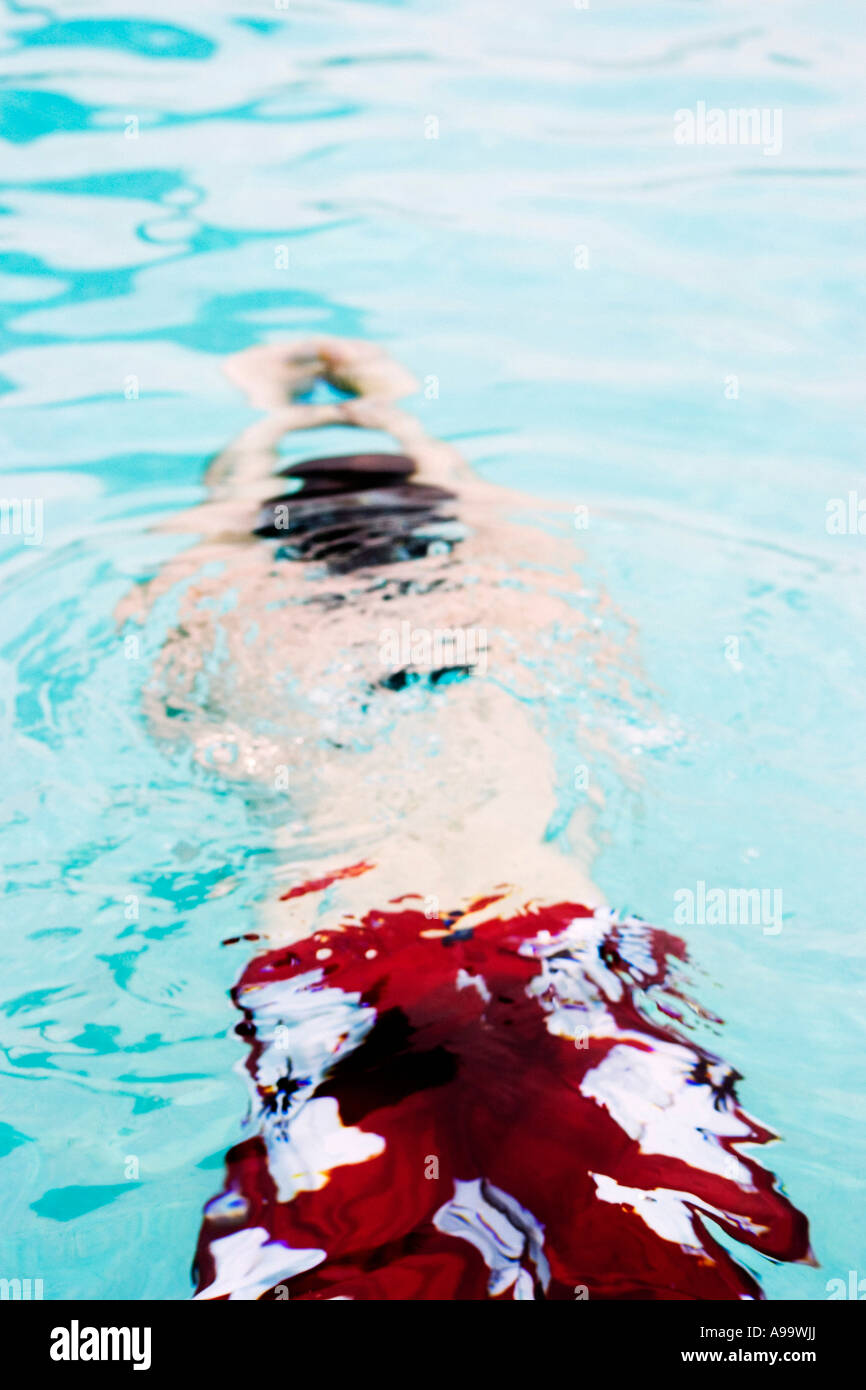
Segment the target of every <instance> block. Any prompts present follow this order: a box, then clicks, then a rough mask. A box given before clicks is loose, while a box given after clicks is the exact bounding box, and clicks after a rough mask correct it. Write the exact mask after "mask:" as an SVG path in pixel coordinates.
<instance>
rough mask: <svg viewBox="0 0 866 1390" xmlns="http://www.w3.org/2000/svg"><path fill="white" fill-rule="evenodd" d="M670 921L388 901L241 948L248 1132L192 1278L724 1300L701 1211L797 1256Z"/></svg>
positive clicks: (273, 1290) (725, 1271)
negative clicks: (676, 977)
mask: <svg viewBox="0 0 866 1390" xmlns="http://www.w3.org/2000/svg"><path fill="white" fill-rule="evenodd" d="M683 956H684V948H683V945H682V943H681V942H680V941H679V940H677V939H676V938H675V937H672V936H670V935H668V934H667V933H665V932H661V931H656V930H654V929H652V928H650V927H648V926H646V924H644V923H642V922H640V921H637V920H635V919H628V920H626V921H623V922H618V921H617V920H616V919H615V918H614V916H613V915H612V914H611V913H610V912H609V911H607V910H605V911H604V912H596V913H593V912H592V911H591V910H590V909H588V908H584V907H576V906H573V905H570V904H560V905H557V906H553V907H544V908H527V909H526V910H525V911H524V912H523V913H521V914H520V915H519V916H517V917H513V918H511V919H510V920H507V921H503V920H494V921H487V922H484V924H483V925H481V926H478V927H476V928H475V929H474V930H465V931H461V930H460V929H459V919H458V922H457V926H456V927H455V928H454V929H453V930H448V928H447V924H443V922H442V921H439V920H436V919H434V920H432V921H431V920H429V919H428V918H427V917H426V916H425V915H424V914H423V913H422V912H421V911H419V910H414V909H407V908H405V907H404V906H402V905H400V906H395V907H393V908H392V909H389V910H388V911H383V912H381V913H371V914H369V916H368V917H366V918H365V919H364V921H363V923H362V925H361V926H346V927H345V928H342V929H338V930H329V931H323V932H318V933H316V934H314V935H313V936H312V937H310V938H309V939H307V940H305V941H302V942H300V943H297V944H295V945H293V946H291V948H289V949H287V950H277V951H273V952H271V953H270V954H268V955H263V956H261V957H259V958H258V959H256V960H255V961H253V962H252V964H251V965H250V966H249V968H248V969H247V971H246V972H245V974H244V976H243V978H242V979H241V981H240V983H239V984H238V986H237V988H236V990H235V991H234V997H235V1002H236V1003H237V1005H238V1007H239V1008H240V1009H241V1010H242V1012H243V1015H244V1021H243V1022H242V1023H240V1024H239V1025H238V1032H239V1034H240V1035H241V1036H242V1037H243V1038H244V1039H246V1040H247V1041H248V1043H249V1048H250V1051H249V1057H248V1060H247V1062H246V1070H247V1072H248V1074H249V1077H250V1079H251V1083H252V1096H253V1104H252V1111H251V1115H250V1118H249V1122H248V1124H249V1131H250V1132H249V1135H248V1137H246V1138H245V1139H244V1140H243V1142H241V1143H240V1144H238V1145H237V1146H236V1147H235V1148H233V1149H232V1150H231V1151H230V1152H229V1154H228V1157H227V1184H226V1189H225V1191H224V1192H223V1193H222V1194H221V1195H220V1196H219V1197H217V1198H215V1199H214V1200H213V1201H212V1202H210V1203H209V1204H208V1206H207V1208H206V1213H205V1219H204V1223H203V1227H202V1232H201V1236H200V1240H199V1247H198V1253H197V1261H196V1265H197V1277H198V1293H197V1297H200V1298H207V1299H215V1298H235V1299H255V1298H265V1299H281V1298H291V1299H346V1298H351V1299H384V1300H391V1299H396V1300H400V1299H444V1300H463V1299H470V1300H474V1299H533V1298H552V1299H570V1300H573V1299H575V1298H587V1297H588V1298H590V1299H593V1298H600V1299H739V1298H760V1297H761V1290H760V1287H759V1285H758V1284H757V1283H756V1281H755V1280H754V1279H753V1278H752V1276H751V1275H750V1274H748V1273H747V1272H746V1271H745V1270H744V1269H742V1268H741V1267H740V1265H739V1264H738V1263H737V1262H736V1261H735V1260H734V1259H733V1258H732V1257H731V1256H730V1255H729V1254H728V1252H727V1250H726V1249H725V1248H723V1247H722V1245H721V1244H720V1243H719V1242H718V1240H716V1239H714V1235H713V1232H714V1230H715V1231H716V1232H718V1231H721V1232H724V1233H725V1235H726V1236H727V1237H729V1238H731V1239H732V1240H734V1241H737V1242H740V1243H741V1244H742V1245H744V1246H748V1247H751V1248H752V1249H753V1250H757V1251H760V1252H761V1253H762V1254H764V1255H767V1256H769V1257H770V1258H771V1259H773V1260H800V1259H805V1258H807V1257H808V1254H809V1244H808V1229H807V1223H806V1219H805V1217H804V1216H803V1215H802V1214H801V1213H800V1212H798V1211H797V1210H796V1209H795V1208H794V1207H793V1206H792V1205H791V1203H790V1202H789V1201H788V1199H787V1198H786V1197H785V1196H783V1195H782V1194H781V1192H780V1191H779V1190H778V1188H777V1186H776V1184H775V1181H774V1179H773V1177H772V1175H771V1174H770V1173H769V1172H767V1171H766V1170H765V1169H764V1168H762V1167H761V1166H760V1165H759V1164H758V1163H757V1162H756V1161H755V1160H754V1159H753V1158H751V1157H748V1156H746V1155H745V1154H744V1153H743V1152H742V1147H743V1145H754V1144H763V1143H765V1142H767V1140H769V1139H772V1138H773V1137H774V1136H773V1135H772V1134H770V1133H769V1132H768V1131H767V1130H766V1129H763V1128H761V1127H760V1126H758V1125H757V1124H756V1123H755V1122H754V1121H753V1120H752V1119H750V1117H749V1116H747V1115H746V1114H745V1113H744V1112H743V1111H742V1109H741V1108H740V1106H739V1105H738V1103H737V1100H736V1097H735V1094H734V1083H735V1081H736V1080H737V1074H736V1073H734V1072H732V1071H731V1069H730V1068H729V1067H727V1066H726V1065H725V1064H724V1063H723V1062H720V1061H719V1060H718V1059H717V1058H716V1057H713V1056H712V1055H711V1054H709V1053H708V1052H706V1051H705V1050H704V1049H703V1048H702V1047H701V1046H699V1045H697V1044H696V1043H695V1042H693V1041H690V1040H689V1039H688V1036H687V1033H686V1031H685V1030H684V1029H683V1028H682V1027H681V1026H678V1022H677V1021H678V1019H679V1017H680V1014H681V1013H682V1012H683V1005H682V1000H681V998H680V996H679V995H678V994H677V991H676V988H675V986H674V985H673V984H672V982H671V980H670V978H669V976H670V966H669V962H670V959H671V958H672V957H679V958H682V957H683Z"/></svg>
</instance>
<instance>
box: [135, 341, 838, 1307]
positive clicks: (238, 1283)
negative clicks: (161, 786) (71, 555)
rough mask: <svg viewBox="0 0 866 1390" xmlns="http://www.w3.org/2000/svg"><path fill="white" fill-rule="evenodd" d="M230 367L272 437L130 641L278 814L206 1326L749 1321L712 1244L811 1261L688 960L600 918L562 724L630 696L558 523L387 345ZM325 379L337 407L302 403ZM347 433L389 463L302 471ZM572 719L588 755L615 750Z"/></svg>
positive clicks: (588, 838) (155, 583) (216, 751)
mask: <svg viewBox="0 0 866 1390" xmlns="http://www.w3.org/2000/svg"><path fill="white" fill-rule="evenodd" d="M226 371H227V374H228V376H229V378H230V380H231V381H232V382H233V383H234V384H235V385H236V386H238V387H240V389H241V390H243V391H244V392H245V394H246V396H247V399H248V400H249V402H250V404H251V405H252V406H253V407H254V408H256V409H258V410H261V411H263V412H265V413H264V415H263V417H262V418H261V419H260V420H258V421H256V422H255V423H254V424H252V425H251V426H249V427H248V428H247V429H246V430H244V431H243V433H242V434H241V435H240V436H239V437H238V439H236V440H235V441H234V443H233V444H232V445H230V446H229V447H228V448H227V449H225V450H224V451H223V452H222V453H221V454H220V455H219V456H218V457H217V458H216V459H215V460H214V461H213V462H212V463H211V464H210V466H209V468H208V471H207V475H206V483H207V488H208V496H207V499H206V501H205V502H204V503H203V504H202V505H201V506H199V507H197V508H194V509H192V510H191V511H190V512H188V513H186V514H184V515H182V516H180V517H178V518H175V519H174V520H173V521H172V523H171V528H172V529H174V530H178V531H181V532H183V533H186V534H189V535H190V536H194V537H195V540H194V542H193V543H192V544H191V545H190V547H189V548H188V549H187V550H185V551H182V552H180V553H179V554H178V555H176V556H175V557H174V558H173V559H172V560H170V561H169V562H168V563H166V564H165V565H164V567H163V568H162V569H161V570H160V572H159V573H158V574H156V575H155V576H154V577H153V578H151V579H150V581H149V582H147V583H146V584H142V585H140V586H138V587H137V588H136V589H135V590H133V592H132V593H131V594H130V595H129V596H128V597H127V598H126V599H125V600H124V601H123V603H122V604H121V606H120V608H119V610H118V617H119V619H120V620H121V621H124V622H126V621H138V622H150V621H160V622H163V623H167V624H168V631H167V635H166V637H165V640H164V642H163V644H162V647H161V650H160V654H159V656H158V658H157V661H156V665H155V669H154V671H153V672H152V674H151V678H150V680H149V682H148V686H147V689H146V692H145V708H146V713H147V717H148V721H149V725H150V728H151V730H152V732H153V733H154V735H155V736H157V737H159V738H161V739H165V740H168V741H170V742H172V743H179V742H182V743H185V744H187V745H188V746H190V747H191V748H192V749H193V752H194V756H195V758H196V759H197V761H198V762H199V763H200V764H201V765H202V767H204V768H208V769H211V770H213V771H214V772H216V773H218V774H219V776H220V778H221V779H222V780H223V781H224V782H226V783H234V785H236V787H237V789H238V794H239V795H246V796H249V795H251V794H252V791H253V789H258V790H259V791H260V792H264V791H267V792H268V793H269V794H273V800H275V801H276V802H277V804H278V805H281V804H284V805H285V813H284V814H282V815H281V814H279V813H277V814H274V813H273V812H272V811H271V813H270V814H269V820H270V822H271V823H272V824H274V827H275V828H274V832H273V833H274V843H275V845H276V846H277V847H278V848H279V849H280V850H281V851H282V852H283V855H284V857H285V860H286V867H285V870H284V871H283V877H281V878H280V879H279V881H277V882H276V883H274V885H273V890H272V892H271V893H270V894H269V901H268V902H267V903H266V904H265V905H264V907H263V911H262V918H261V922H260V923H257V924H256V925H257V928H258V930H257V931H256V932H255V933H247V934H245V935H255V936H257V937H258V938H259V939H260V941H261V953H260V954H259V955H257V956H256V957H255V959H254V960H253V961H252V962H251V963H250V964H249V966H248V967H247V969H246V970H245V971H244V973H243V974H242V976H241V979H240V980H239V982H238V985H237V987H236V989H235V990H234V992H233V998H234V1002H235V1004H236V1006H237V1008H238V1009H239V1011H240V1013H241V1015H242V1019H241V1022H240V1023H239V1024H238V1027H237V1032H238V1036H239V1037H240V1038H241V1039H242V1040H243V1041H244V1042H245V1044H246V1046H247V1049H248V1055H247V1059H246V1062H245V1065H244V1072H245V1075H246V1077H247V1080H248V1083H249V1088H250V1097H251V1108H250V1114H249V1118H248V1121H247V1126H246V1133H245V1136H244V1138H243V1140H242V1142H241V1143H240V1144H238V1145H237V1146H236V1147H235V1148H234V1149H232V1150H231V1151H230V1153H229V1155H228V1157H227V1175H226V1185H225V1189H224V1191H223V1192H222V1193H221V1194H220V1195H219V1196H218V1197H216V1198H214V1200H213V1201H212V1202H210V1203H209V1204H208V1207H207V1209H206V1213H205V1220H204V1223H203V1227H202V1232H201V1237H200V1241H199V1248H198V1253H197V1258H196V1271H197V1274H196V1279H197V1293H196V1296H197V1297H199V1298H202V1299H224V1298H228V1299H251V1298H263V1299H281V1298H291V1299H294V1300H296V1299H334V1298H336V1299H342V1298H353V1299H355V1298H360V1299H397V1300H405V1299H447V1300H463V1299H467V1300H477V1299H488V1298H492V1299H506V1300H507V1299H533V1298H554V1299H566V1298H568V1299H574V1298H583V1297H592V1298H606V1299H610V1298H613V1299H630V1298H632V1299H637V1298H649V1299H678V1298H706V1299H740V1298H756V1297H760V1296H761V1290H760V1285H759V1283H758V1281H757V1280H756V1279H755V1278H753V1277H752V1276H751V1275H750V1274H748V1273H747V1272H746V1271H745V1270H744V1269H743V1268H742V1267H741V1266H740V1265H739V1264H738V1262H737V1261H736V1260H735V1259H734V1258H733V1257H732V1256H731V1255H730V1254H729V1253H728V1251H727V1250H726V1249H725V1248H723V1246H722V1245H721V1244H720V1243H719V1242H718V1241H717V1240H715V1239H714V1237H713V1235H712V1227H713V1226H714V1225H715V1226H716V1227H717V1228H718V1229H720V1230H721V1231H723V1232H724V1233H725V1234H726V1235H727V1236H729V1237H731V1238H733V1239H735V1240H737V1241H740V1242H742V1243H743V1244H745V1245H746V1246H749V1247H751V1248H753V1249H754V1250H757V1251H760V1252H761V1253H763V1254H764V1255H766V1256H768V1257H769V1258H771V1259H775V1260H782V1259H784V1260H802V1259H808V1258H810V1257H809V1245H808V1231H807V1226H806V1221H805V1218H804V1217H803V1216H802V1215H801V1214H800V1213H799V1212H798V1211H797V1210H796V1209H795V1208H794V1207H793V1206H792V1205H791V1203H790V1202H789V1201H788V1199H787V1198H786V1197H784V1196H783V1195H782V1194H781V1193H780V1192H779V1191H778V1190H777V1188H776V1185H775V1183H774V1181H773V1178H772V1175H771V1174H770V1173H768V1172H767V1171H766V1170H765V1169H763V1168H762V1167H761V1166H760V1164H759V1163H758V1162H757V1161H756V1160H755V1159H754V1158H752V1157H750V1156H748V1155H746V1154H745V1153H743V1152H742V1146H743V1145H747V1144H748V1145H754V1144H763V1143H766V1142H767V1141H768V1140H769V1139H771V1138H772V1137H773V1136H772V1135H771V1134H770V1133H769V1132H768V1131H767V1130H765V1129H763V1128H762V1127H761V1126H760V1125H758V1124H757V1123H756V1122H755V1121H754V1120H752V1119H751V1118H750V1117H749V1116H748V1115H746V1113H745V1112H744V1111H743V1110H742V1109H741V1107H740V1105H739V1103H738V1101H737V1099H736V1081H737V1079H738V1078H737V1075H736V1073H734V1072H733V1071H732V1070H731V1069H730V1068H729V1067H727V1066H726V1064H725V1063H724V1062H723V1061H721V1059H719V1058H717V1057H715V1056H714V1055H712V1054H710V1053H709V1052H708V1051H706V1049H704V1048H703V1047H702V1046H701V1045H699V1044H698V1043H697V1042H695V1041H694V1040H693V1039H692V1038H690V1037H689V1031H688V1028H687V1027H686V1024H685V1020H686V1018H687V1017H688V1015H689V1010H690V1007H692V1006H690V1005H689V1004H688V1002H687V1001H685V1000H684V999H683V997H682V995H681V993H680V989H679V985H678V981H677V975H676V969H675V967H673V966H672V965H671V961H672V959H675V958H676V957H678V956H679V957H682V956H683V954H684V947H683V943H681V942H679V941H678V940H677V939H676V938H673V937H671V936H668V935H667V934H666V933H664V932H661V931H656V930H654V929H652V928H650V927H648V926H647V925H646V924H644V923H642V922H640V921H637V920H636V919H632V918H629V919H626V920H625V921H618V920H617V918H616V917H615V915H614V914H613V912H612V911H611V910H610V909H609V908H608V907H606V906H605V904H604V899H603V895H602V894H601V892H600V891H599V889H598V888H597V887H596V886H595V884H594V883H593V881H592V877H591V869H592V861H593V857H594V848H593V844H592V835H591V830H592V825H591V819H590V814H589V810H588V809H587V808H586V806H584V807H583V808H582V807H581V806H579V805H577V804H576V802H575V800H574V799H573V798H572V799H570V798H567V797H566V798H563V796H562V793H561V789H560V790H557V775H556V767H555V764H554V760H553V754H552V752H551V740H550V738H549V721H550V718H551V716H552V715H554V714H555V713H556V711H557V710H558V708H559V706H560V703H561V701H562V700H563V698H564V696H568V695H569V694H572V695H573V693H574V691H575V689H577V688H578V687H579V686H580V684H581V683H584V684H585V685H586V687H587V688H588V689H591V690H594V691H596V692H601V691H603V690H606V689H610V688H611V687H612V688H613V689H614V691H615V693H616V694H617V696H618V698H620V699H621V700H623V701H626V702H629V701H630V702H635V701H636V696H635V695H634V693H633V692H634V685H635V681H634V680H633V678H632V671H633V658H632V655H631V650H630V642H631V629H630V627H629V625H628V624H627V623H625V622H624V621H622V620H620V619H619V615H617V614H616V611H615V609H614V607H613V605H612V603H611V602H610V600H609V599H608V598H607V597H606V596H605V595H603V594H601V595H597V594H596V595H590V594H587V593H586V591H585V590H584V588H583V585H582V582H581V579H580V575H579V573H578V570H577V556H576V553H575V547H574V539H573V533H572V534H571V535H569V534H568V532H569V527H568V520H569V518H568V515H567V514H565V513H563V512H562V511H561V510H560V511H559V512H558V513H557V511H556V509H555V508H552V507H550V506H548V505H545V506H541V505H540V504H539V503H538V501H537V500H534V499H532V498H528V497H524V496H522V495H520V494H517V493H514V492H511V491H509V490H507V489H503V488H499V487H495V486H493V485H491V484H488V483H485V482H484V481H483V480H481V479H479V478H477V477H475V476H474V475H473V474H472V472H471V470H470V469H469V468H468V467H467V466H466V464H465V463H464V462H463V460H462V459H461V458H460V456H459V454H458V453H457V452H456V450H454V449H453V448H451V446H450V445H448V444H446V443H443V442H441V441H439V440H435V439H432V438H431V437H429V436H428V435H427V433H426V432H425V431H424V430H423V429H422V428H421V426H420V424H419V423H418V422H417V421H416V420H414V419H413V417H412V416H411V415H409V414H408V413H407V412H405V411H404V410H403V409H402V408H401V407H400V406H399V405H398V402H399V401H400V400H402V399H403V398H404V397H405V396H407V395H409V394H410V393H411V392H412V391H413V390H414V389H415V383H414V382H413V380H412V378H411V377H410V376H409V375H408V374H407V373H406V372H405V370H404V369H403V368H402V367H400V366H399V365H398V364H396V363H394V362H392V361H391V360H390V359H389V358H388V357H387V356H386V355H385V354H384V353H383V352H382V351H381V350H379V349H377V348H375V347H373V346H371V345H370V344H367V343H357V342H347V341H344V340H340V339H334V338H316V339H311V340H305V341H303V342H300V343H296V344H293V345H292V344H289V345H277V346H269V347H260V348H254V349H251V350H249V351H247V352H244V353H240V354H238V355H237V356H235V357H232V358H230V359H229V360H228V362H227V364H226ZM321 383H325V384H326V385H327V386H328V387H329V388H330V390H331V392H332V393H333V395H334V397H336V398H334V399H330V400H326V401H316V400H315V399H313V400H311V399H305V397H306V398H309V397H310V396H311V395H315V394H316V392H315V388H316V387H317V384H321ZM333 425H344V426H349V427H352V428H354V429H358V430H362V429H373V430H377V431H380V432H385V433H387V434H389V435H390V436H391V437H392V438H393V440H394V442H395V444H396V445H397V450H396V451H395V452H390V453H371V452H365V453H357V454H349V455H339V456H325V457H320V456H315V455H312V456H311V457H309V458H306V459H305V460H302V461H301V462H300V463H296V464H292V465H288V466H283V460H282V458H281V456H280V453H279V446H280V444H281V441H282V440H283V439H284V438H285V437H286V436H287V435H291V434H293V433H296V432H299V431H308V430H315V429H319V428H322V427H325V426H333ZM622 633H624V634H625V635H624V636H622V635H617V634H622ZM574 723H575V725H576V726H577V727H575V728H573V729H572V730H571V734H572V737H573V741H574V752H575V760H576V761H580V760H583V759H585V760H586V761H589V759H590V755H592V756H593V757H598V756H607V757H611V758H613V757H614V756H615V752H614V750H613V748H612V747H611V746H610V743H609V741H608V740H606V739H605V737H604V736H603V734H602V733H601V732H600V731H599V729H598V726H597V725H594V724H593V722H592V721H591V720H585V721H583V722H582V723H578V721H577V720H576V719H575V720H574ZM279 798H282V802H280V800H279ZM587 801H588V805H589V807H592V806H593V805H597V804H598V802H597V800H596V801H595V802H593V800H592V798H588V799H587ZM270 804H271V803H269V805H270ZM554 828H555V830H556V833H554ZM694 1007H695V1008H696V1006H694Z"/></svg>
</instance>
